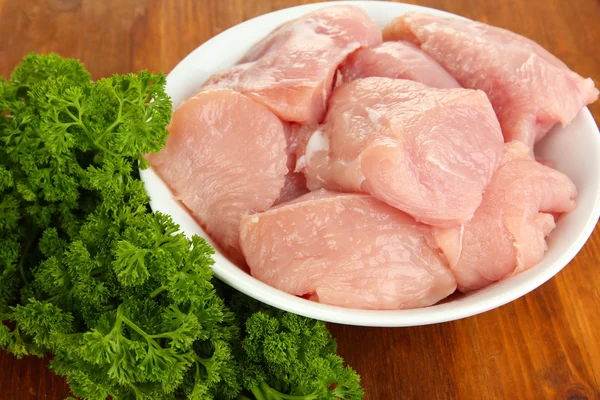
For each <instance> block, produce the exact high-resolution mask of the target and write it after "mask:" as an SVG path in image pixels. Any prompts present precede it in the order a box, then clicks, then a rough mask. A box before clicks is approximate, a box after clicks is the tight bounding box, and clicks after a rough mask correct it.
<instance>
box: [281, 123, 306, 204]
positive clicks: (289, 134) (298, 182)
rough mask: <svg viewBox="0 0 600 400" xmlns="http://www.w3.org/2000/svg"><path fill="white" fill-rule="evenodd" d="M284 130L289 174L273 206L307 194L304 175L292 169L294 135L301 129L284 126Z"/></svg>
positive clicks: (298, 126)
mask: <svg viewBox="0 0 600 400" xmlns="http://www.w3.org/2000/svg"><path fill="white" fill-rule="evenodd" d="M285 128H286V129H285V138H286V141H287V147H286V152H287V157H288V159H287V168H288V171H289V172H288V173H287V174H286V176H285V183H284V185H283V188H282V189H281V194H280V195H279V198H278V199H277V200H275V203H274V204H273V206H276V205H279V204H281V203H285V202H288V201H290V200H293V199H295V198H297V197H300V196H302V195H303V194H306V193H308V188H307V187H306V178H305V177H304V174H302V173H301V172H294V169H295V168H296V146H297V141H296V135H297V132H298V131H299V130H300V129H301V126H300V125H296V124H285Z"/></svg>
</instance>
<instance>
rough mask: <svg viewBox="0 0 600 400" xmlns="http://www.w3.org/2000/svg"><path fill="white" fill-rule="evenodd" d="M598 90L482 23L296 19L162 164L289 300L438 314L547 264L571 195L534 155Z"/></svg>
mask: <svg viewBox="0 0 600 400" xmlns="http://www.w3.org/2000/svg"><path fill="white" fill-rule="evenodd" d="M597 97H598V90H596V88H595V87H594V83H593V81H592V80H591V79H584V78H582V77H581V76H579V75H578V74H576V73H574V72H573V71H571V70H570V69H569V68H568V67H567V66H566V65H565V64H563V63H562V62H561V61H560V60H558V59H557V58H556V57H554V56H553V55H552V54H550V53H549V52H547V51H546V50H544V49H543V48H542V47H540V46H539V45H538V44H536V43H534V42H532V41H531V40H528V39H526V38H524V37H522V36H519V35H517V34H515V33H512V32H508V31H506V30H503V29H499V28H495V27H492V26H489V25H485V24H482V23H478V22H473V21H465V20H460V19H445V18H440V17H434V16H430V15H425V14H417V13H410V14H405V15H401V16H399V17H397V18H395V19H394V20H392V21H391V23H390V24H389V25H388V26H387V27H386V28H385V29H384V30H383V32H382V31H381V30H380V29H379V28H378V27H377V25H376V24H375V22H374V21H372V20H371V19H370V18H369V16H368V15H367V14H366V13H365V12H364V11H362V10H361V9H360V8H357V7H354V6H332V7H327V8H323V9H320V10H318V11H315V12H312V13H310V14H307V15H305V16H303V17H301V18H299V19H297V20H294V21H291V22H288V23H286V24H284V25H282V26H281V27H279V28H277V29H276V30H275V31H273V32H272V33H271V34H270V35H269V36H268V37H267V38H265V39H264V40H262V41H261V42H259V43H258V44H256V45H255V46H254V47H252V49H251V50H250V51H249V52H248V53H247V54H246V56H245V57H244V58H243V59H242V60H241V61H240V62H239V64H237V65H235V66H233V67H232V68H230V69H227V70H225V71H221V72H219V73H217V74H215V75H214V76H212V77H211V78H210V79H209V80H208V81H207V82H206V83H205V84H204V85H203V86H202V87H201V88H200V89H199V91H198V93H197V94H196V95H195V96H194V97H192V98H191V99H189V100H187V101H185V102H184V103H183V104H182V105H181V106H179V107H178V108H177V110H176V111H175V112H174V115H173V118H172V122H171V124H170V126H169V130H170V132H171V133H170V136H169V138H168V142H167V146H166V147H165V148H164V149H163V151H161V152H160V153H159V154H157V155H154V156H151V157H149V161H150V163H151V165H152V166H153V168H154V169H155V171H156V172H157V173H158V174H159V175H160V176H161V177H162V179H163V180H164V181H165V182H166V183H167V184H168V185H169V187H170V188H171V189H172V191H173V193H174V195H175V196H176V197H177V198H178V199H180V200H181V202H183V204H184V205H185V206H186V207H187V208H188V209H189V210H190V212H191V213H192V215H193V216H194V217H195V218H196V220H197V221H198V222H199V223H200V224H201V226H202V227H203V228H204V229H205V230H206V232H207V233H208V234H210V235H211V237H212V238H213V239H214V240H215V242H216V243H218V245H219V246H220V248H221V250H223V252H225V253H226V254H228V255H229V257H230V259H231V260H232V261H234V262H236V263H237V264H238V265H239V266H240V267H242V268H245V267H248V268H249V271H250V273H251V274H252V275H253V276H254V277H256V278H257V279H260V280H261V281H264V282H266V283H267V284H269V285H271V286H274V287H276V288H278V289H281V290H283V291H286V292H288V293H291V294H294V295H297V296H303V297H305V298H308V299H311V300H315V301H319V302H322V303H328V304H334V305H338V306H344V307H353V308H363V309H404V308H416V307H425V306H429V305H432V304H435V303H436V302H438V301H440V300H442V299H443V298H445V297H447V296H448V295H450V294H452V293H453V292H454V291H455V290H459V291H460V292H469V291H472V290H476V289H479V288H482V287H485V286H487V285H490V284H491V283H493V282H496V281H498V280H501V279H504V278H506V277H509V276H511V275H514V274H517V273H519V272H521V271H524V270H526V269H528V268H530V267H532V266H533V265H535V264H536V263H538V262H539V261H540V260H541V259H542V258H543V256H544V252H545V251H546V240H545V238H546V237H547V236H548V234H549V233H550V232H551V231H552V229H553V228H554V227H555V221H556V219H557V218H558V217H559V216H560V214H561V213H566V212H569V211H571V210H573V209H574V208H575V198H576V188H575V186H574V185H573V183H572V182H571V181H570V180H569V178H568V177H567V176H565V175H564V174H562V173H560V172H558V171H556V170H554V169H552V168H550V167H549V166H547V165H544V164H542V163H540V162H538V161H536V159H535V155H534V153H533V150H534V144H535V143H536V142H538V141H539V140H541V139H542V138H543V137H544V136H545V135H546V134H547V133H548V131H549V130H550V129H551V128H552V127H553V126H555V125H557V124H561V125H562V126H565V125H567V124H569V123H570V122H571V121H572V120H573V119H574V118H575V117H576V115H577V114H578V113H579V111H580V110H581V109H582V108H583V107H585V106H586V105H587V104H589V103H591V102H593V101H595V100H596V99H597Z"/></svg>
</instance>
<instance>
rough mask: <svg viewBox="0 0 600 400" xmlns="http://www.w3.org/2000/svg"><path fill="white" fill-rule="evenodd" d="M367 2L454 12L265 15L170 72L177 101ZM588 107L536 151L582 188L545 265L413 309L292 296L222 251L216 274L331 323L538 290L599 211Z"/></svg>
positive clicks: (416, 317) (452, 314) (161, 206)
mask: <svg viewBox="0 0 600 400" xmlns="http://www.w3.org/2000/svg"><path fill="white" fill-rule="evenodd" d="M343 3H349V4H353V5H356V6H359V7H362V8H363V9H364V10H365V11H367V13H368V14H369V15H370V16H371V17H372V18H373V19H374V20H375V21H376V23H377V24H378V25H379V26H380V27H384V26H385V25H386V24H387V23H388V22H389V21H390V20H391V19H392V18H393V17H395V16H398V15H401V14H403V13H406V12H409V11H419V12H424V13H430V14H435V15H440V16H454V17H458V16H455V15H453V14H448V13H446V12H443V11H439V10H435V9H431V8H425V7H419V6H414V5H407V4H402V3H389V2H380V1H377V2H372V1H351V2H340V1H336V2H330V3H319V4H309V5H305V6H298V7H293V8H288V9H284V10H280V11H276V12H273V13H270V14H266V15H263V16H260V17H257V18H254V19H251V20H248V21H246V22H244V23H242V24H239V25H236V26H234V27H233V28H230V29H229V30H227V31H224V32H222V33H221V34H219V35H217V36H215V37H213V38H212V39H211V40H209V41H207V42H206V43H204V44H203V45H201V46H200V47H198V48H197V49H196V50H194V51H193V52H192V53H190V54H189V55H188V56H187V57H186V58H185V59H183V60H182V61H181V62H180V63H179V64H178V65H177V66H176V67H175V68H174V69H173V71H171V73H170V74H169V75H168V78H167V93H168V94H169V95H170V96H171V98H172V99H173V107H174V108H176V107H177V106H178V105H179V104H180V103H181V102H182V101H183V100H185V99H187V98H189V97H190V96H192V95H193V94H194V93H195V91H196V90H197V88H198V87H199V86H200V85H201V84H202V83H203V82H204V81H205V80H206V79H207V78H208V77H209V76H211V75H212V74H213V73H215V72H217V71H220V70H222V69H224V68H226V67H229V66H231V65H233V64H235V63H236V62H237V61H238V60H239V59H240V58H241V57H242V56H243V55H244V54H245V52H246V51H247V50H248V49H249V48H250V47H251V46H252V45H253V44H254V43H256V42H257V41H259V40H261V39H262V38H264V37H265V36H266V35H268V34H269V33H270V32H271V31H272V30H273V29H274V28H276V27H277V26H279V25H281V24H282V23H284V22H286V21H289V20H291V19H294V18H297V17H299V16H301V15H303V14H306V13H307V12H310V11H312V10H315V9H318V8H321V7H325V6H328V5H332V4H343ZM598 133H599V132H598V128H597V126H596V124H595V122H594V119H593V118H592V116H591V114H590V112H589V110H588V109H587V108H586V109H584V110H583V111H582V112H581V113H580V114H579V116H578V117H577V118H576V119H575V121H573V122H572V123H571V124H570V125H568V126H567V127H564V128H562V127H557V128H554V129H553V131H552V132H551V133H550V134H548V136H547V137H546V138H545V139H544V140H543V141H542V142H541V143H540V144H539V145H538V146H537V148H536V153H537V154H538V155H540V156H541V157H543V158H545V159H549V160H553V161H554V162H555V163H556V166H555V167H556V168H557V169H558V170H560V171H562V172H564V173H565V174H567V175H568V176H569V177H570V178H571V179H572V180H573V182H574V183H575V185H576V186H577V189H578V191H579V195H578V200H577V203H578V206H577V209H576V210H575V211H573V212H571V213H569V214H567V215H564V216H562V217H561V218H560V219H559V221H558V222H557V227H556V229H555V230H554V231H553V232H552V234H551V235H550V237H549V238H548V252H547V253H546V256H545V257H544V259H543V260H542V262H540V263H539V264H538V265H536V266H534V267H533V268H531V269H529V270H527V271H525V272H523V273H521V274H519V275H517V276H514V277H512V278H510V279H507V280H504V281H502V282H498V283H496V284H493V285H491V286H488V287H486V288H484V289H482V290H479V291H476V292H474V293H471V294H468V295H460V296H453V297H452V298H451V299H450V300H448V301H444V302H442V303H440V304H437V305H434V306H430V307H426V308H421V309H413V310H394V311H371V310H356V309H349V308H342V307H336V306H330V305H326V304H320V303H315V302H312V301H309V300H305V299H302V298H299V297H296V296H292V295H290V294H287V293H285V292H282V291H280V290H278V289H275V288H273V287H271V286H268V285H266V284H264V283H262V282H260V281H259V280H257V279H255V278H253V277H252V276H250V275H248V274H247V273H246V272H244V271H242V270H241V269H239V268H238V267H236V266H235V265H234V264H232V263H231V262H230V261H229V260H228V259H227V258H226V257H225V256H223V254H221V253H220V252H219V251H218V250H217V254H215V257H214V259H215V265H214V271H215V274H216V275H217V276H218V277H219V278H220V279H221V280H223V281H225V282H226V283H228V284H229V285H231V286H232V287H234V288H236V289H237V290H240V291H241V292H243V293H245V294H247V295H249V296H251V297H253V298H255V299H257V300H260V301H262V302H264V303H267V304H270V305H272V306H275V307H278V308H280V309H284V310H286V311H290V312H294V313H296V314H300V315H304V316H307V317H311V318H315V319H320V320H324V321H328V322H335V323H342V324H348V325H364V326H415V325H426V324H432V323H438V322H445V321H450V320H455V319H459V318H464V317H468V316H471V315H475V314H478V313H481V312H484V311H487V310H490V309H492V308H496V307H499V306H501V305H503V304H506V303H508V302H510V301H512V300H515V299H516V298H518V297H520V296H523V295H524V294H526V293H528V292H530V291H532V290H534V289H535V288H537V287H538V286H539V285H541V284H543V283H544V282H546V281H547V280H548V279H550V278H551V277H552V276H554V275H555V274H556V273H558V272H559V271H560V270H561V269H562V268H563V267H564V266H565V265H566V264H567V263H568V262H569V261H570V260H571V259H572V258H573V257H574V256H575V255H576V254H577V252H578V251H579V250H580V249H581V247H582V246H583V245H584V243H585V242H586V240H587V239H588V237H589V236H590V235H591V233H592V231H593V229H594V227H595V225H596V223H597V222H598V216H599V215H600V135H599V134H598ZM141 177H142V180H143V181H144V185H145V187H146V190H147V191H148V194H149V196H150V198H151V201H150V205H151V207H152V209H153V210H155V211H161V212H163V213H165V214H169V215H171V216H172V218H173V220H174V221H175V222H176V223H178V224H179V225H180V227H181V230H182V232H184V233H185V234H186V235H188V236H191V235H194V234H196V235H199V236H202V237H204V238H206V239H207V240H208V242H209V243H211V244H212V245H213V246H214V245H215V243H214V242H213V241H212V240H211V239H210V237H208V236H207V235H206V233H205V232H204V231H203V230H202V229H201V228H200V226H199V225H198V224H197V223H196V222H195V220H194V219H193V218H192V217H191V216H190V215H189V214H188V212H187V211H186V210H185V209H184V207H182V206H181V204H180V203H179V202H178V201H176V200H174V199H173V197H172V194H171V192H170V190H169V188H168V187H167V186H166V184H165V183H164V182H163V181H162V180H161V179H160V178H159V177H158V176H157V175H156V173H155V172H154V171H153V170H152V169H151V168H150V169H147V170H144V171H141Z"/></svg>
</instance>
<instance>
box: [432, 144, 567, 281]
mask: <svg viewBox="0 0 600 400" xmlns="http://www.w3.org/2000/svg"><path fill="white" fill-rule="evenodd" d="M576 194H577V192H576V189H575V185H574V184H573V183H572V182H571V180H570V179H569V178H568V177H567V176H566V175H564V174H562V173H560V172H558V171H556V170H554V169H552V168H549V167H547V166H545V165H542V164H540V163H538V162H537V161H535V160H533V159H531V158H530V156H529V148H528V147H527V146H525V145H524V144H522V143H520V142H511V143H507V144H506V145H505V155H504V158H503V160H502V164H501V166H500V167H499V168H498V170H497V171H496V173H495V174H494V176H493V177H492V181H491V182H490V185H489V186H488V188H487V189H486V192H485V194H484V196H483V202H482V204H481V207H479V209H478V210H477V212H476V213H475V216H474V217H473V219H472V220H471V222H469V223H467V224H465V225H463V226H460V227H455V228H449V229H435V231H434V232H435V237H436V243H437V244H438V245H439V247H440V248H441V249H442V251H443V252H444V254H445V256H446V258H447V259H448V261H449V263H450V268H451V269H452V272H454V275H455V276H456V279H457V281H458V289H459V290H460V291H462V292H469V291H472V290H475V289H479V288H482V287H484V286H487V285H489V284H491V283H493V282H496V281H498V280H501V279H503V278H506V277H509V276H511V275H515V274H518V273H519V272H522V271H524V270H526V269H528V268H531V267H532V266H534V265H535V264H537V263H538V262H540V261H541V260H542V258H543V257H544V253H545V251H546V249H547V246H546V240H545V238H546V236H548V234H550V232H551V231H552V229H554V227H555V222H554V216H555V215H559V214H560V213H564V212H569V211H572V210H573V209H574V208H575V197H576Z"/></svg>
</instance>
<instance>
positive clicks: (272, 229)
mask: <svg viewBox="0 0 600 400" xmlns="http://www.w3.org/2000/svg"><path fill="white" fill-rule="evenodd" d="M240 237H241V245H242V251H243V252H244V255H245V256H246V260H247V262H248V265H249V266H250V270H251V273H252V275H253V276H255V277H256V278H257V279H260V280H261V281H263V282H265V283H267V284H269V285H271V286H273V287H275V288H278V289H280V290H283V291H286V292H288V293H291V294H294V295H298V296H310V297H311V298H312V299H314V300H318V301H319V302H321V303H327V304H333V305H338V306H343V307H351V308H364V309H402V308H416V307H425V306H429V305H432V304H434V303H436V302H438V301H439V300H441V299H443V298H445V297H446V296H448V295H450V294H451V293H453V292H454V290H455V288H456V281H455V279H454V277H453V276H452V274H451V273H450V271H449V270H448V268H447V266H446V265H445V264H444V260H443V258H442V257H441V255H440V254H439V253H438V251H437V249H435V248H432V247H431V246H430V245H429V243H431V240H432V237H431V228H430V227H428V226H427V225H423V224H420V223H417V222H416V221H415V220H414V219H413V218H411V217H410V216H408V215H407V214H404V213H403V212H401V211H398V210H396V209H395V208H393V207H390V206H388V205H386V204H385V203H382V202H380V201H378V200H376V199H374V198H373V197H371V196H368V195H359V194H340V193H334V192H327V191H324V190H321V191H316V192H311V193H308V194H306V195H304V196H301V197H299V198H297V199H295V200H293V201H292V202H290V203H287V204H285V205H281V206H279V207H275V208H273V209H271V210H268V211H266V212H263V213H259V214H255V215H250V216H245V217H244V218H242V222H241V236H240Z"/></svg>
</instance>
